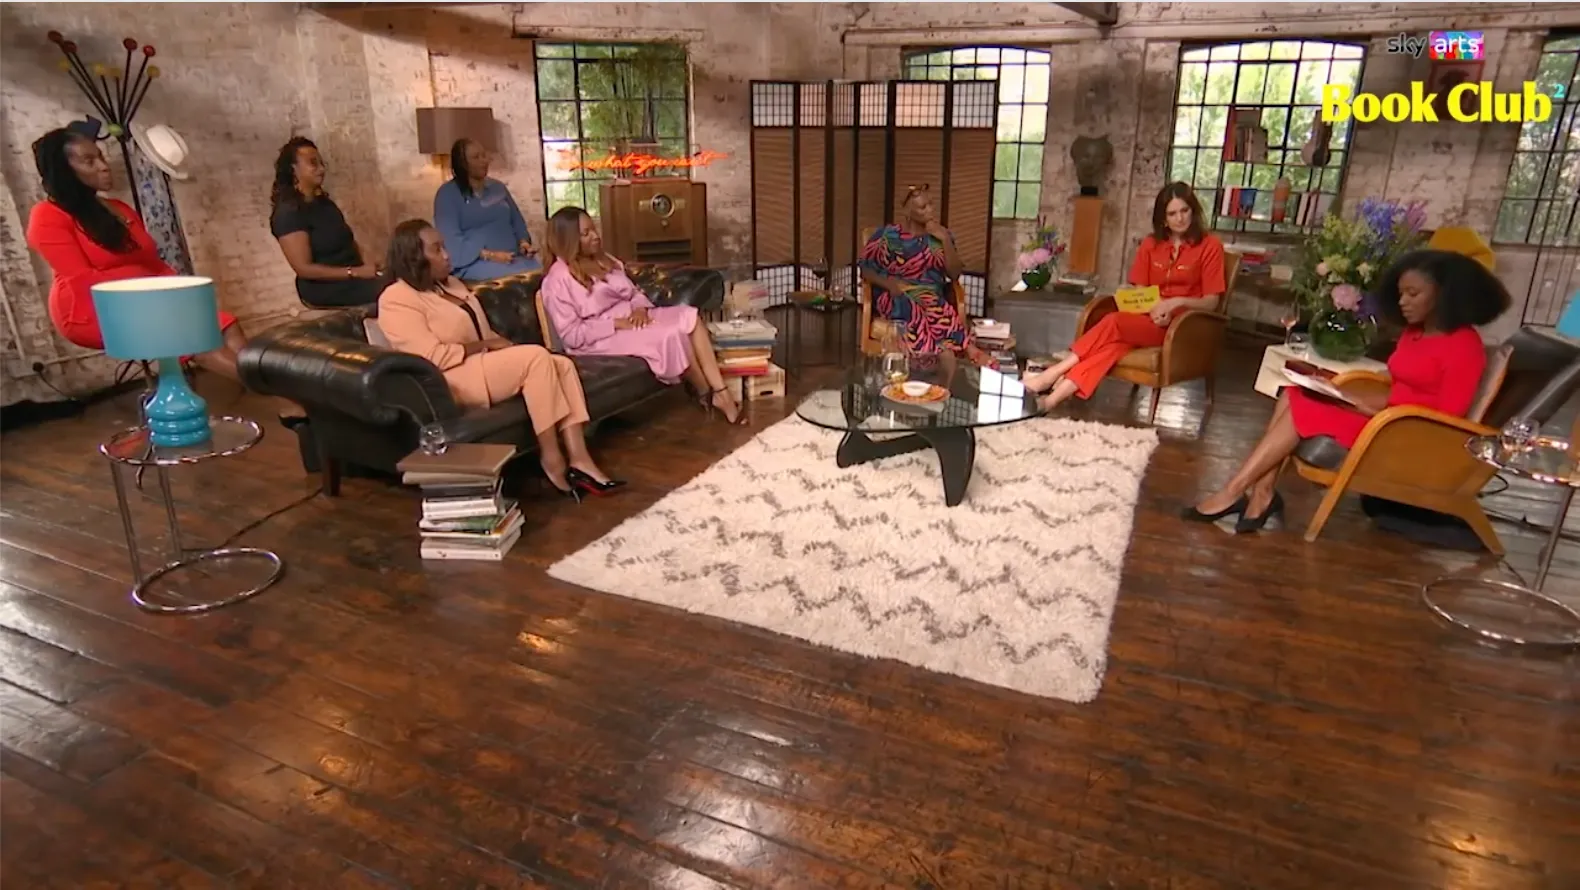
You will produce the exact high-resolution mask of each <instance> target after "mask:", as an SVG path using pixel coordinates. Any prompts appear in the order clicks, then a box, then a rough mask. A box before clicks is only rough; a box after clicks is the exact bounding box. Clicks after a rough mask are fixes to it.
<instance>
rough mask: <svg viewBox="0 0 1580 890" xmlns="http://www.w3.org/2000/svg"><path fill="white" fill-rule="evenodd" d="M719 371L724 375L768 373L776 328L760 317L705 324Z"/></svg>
mask: <svg viewBox="0 0 1580 890" xmlns="http://www.w3.org/2000/svg"><path fill="white" fill-rule="evenodd" d="M708 332H709V333H711V334H712V335H713V348H714V350H715V354H716V357H717V358H718V360H719V372H720V373H722V374H723V375H724V376H725V377H761V376H763V375H765V374H767V373H768V368H769V359H771V358H772V357H773V354H774V341H775V340H776V339H777V338H778V336H779V330H778V329H777V328H775V327H774V326H773V325H771V324H769V323H768V322H766V321H763V320H762V319H760V318H743V319H736V320H734V321H715V322H710V323H709V324H708Z"/></svg>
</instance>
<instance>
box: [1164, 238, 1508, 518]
mask: <svg viewBox="0 0 1580 890" xmlns="http://www.w3.org/2000/svg"><path fill="white" fill-rule="evenodd" d="M1376 293H1377V296H1378V300H1379V303H1380V305H1379V307H1378V308H1379V310H1380V311H1381V312H1382V314H1383V315H1384V316H1385V317H1387V318H1390V319H1392V320H1393V321H1395V322H1403V323H1404V324H1405V325H1406V327H1405V331H1404V336H1402V337H1401V338H1400V339H1399V346H1398V348H1397V349H1395V350H1394V353H1393V355H1392V356H1391V357H1390V358H1389V359H1388V374H1389V376H1390V377H1392V378H1393V379H1392V385H1391V386H1390V387H1389V390H1388V393H1387V394H1386V395H1384V394H1382V393H1360V392H1357V393H1355V394H1354V395H1355V398H1356V401H1357V402H1359V403H1360V405H1359V407H1351V406H1349V405H1346V404H1343V403H1341V402H1338V401H1333V400H1329V399H1326V398H1324V397H1322V396H1320V395H1314V394H1312V393H1309V392H1307V391H1305V390H1302V389H1298V388H1295V387H1285V388H1284V391H1283V393H1282V394H1281V395H1280V396H1279V398H1278V404H1277V406H1276V407H1275V408H1274V409H1273V419H1272V420H1271V421H1270V422H1269V423H1268V425H1267V431H1266V432H1265V433H1263V434H1262V440H1261V441H1260V442H1258V443H1256V447H1255V448H1253V449H1251V453H1250V455H1249V456H1247V457H1246V459H1245V462H1244V463H1242V464H1241V465H1240V468H1239V469H1238V470H1236V471H1235V474H1234V475H1233V476H1232V477H1230V479H1229V481H1228V482H1227V483H1225V484H1224V486H1223V487H1222V488H1220V489H1218V490H1217V491H1216V492H1213V493H1212V494H1210V495H1208V496H1207V497H1206V498H1204V499H1202V500H1201V501H1200V502H1199V503H1197V504H1196V505H1195V506H1194V507H1187V508H1186V509H1185V511H1184V514H1183V515H1184V517H1185V518H1186V519H1189V520H1192V521H1196V522H1215V521H1217V520H1219V519H1222V518H1224V517H1225V516H1232V515H1235V514H1239V516H1240V519H1239V520H1238V522H1236V524H1235V531H1236V532H1239V533H1242V534H1243V533H1246V532H1254V531H1260V530H1261V528H1262V526H1263V525H1265V524H1266V523H1267V520H1268V518H1270V517H1272V516H1274V515H1277V514H1279V513H1282V512H1283V509H1284V499H1283V498H1282V497H1280V496H1279V494H1278V492H1277V490H1276V489H1275V488H1274V487H1273V484H1274V483H1275V482H1276V481H1277V476H1278V470H1279V468H1280V467H1281V466H1283V463H1284V460H1285V459H1286V458H1288V457H1289V456H1290V455H1291V454H1294V452H1295V447H1296V446H1298V445H1299V444H1300V440H1301V439H1308V438H1311V437H1313V436H1331V437H1333V438H1334V439H1337V440H1338V441H1339V443H1340V444H1342V445H1344V447H1346V448H1350V447H1354V445H1355V440H1356V439H1357V438H1359V437H1360V434H1361V430H1363V429H1365V428H1366V424H1367V422H1368V421H1370V420H1371V418H1372V416H1373V415H1375V414H1377V413H1378V412H1380V411H1382V410H1383V409H1385V408H1389V407H1392V406H1394V405H1420V406H1423V407H1426V408H1431V409H1433V410H1435V411H1441V412H1443V413H1444V414H1452V415H1454V416H1456V417H1463V416H1464V414H1465V412H1466V411H1468V410H1469V409H1470V403H1471V401H1472V400H1474V399H1475V397H1476V390H1477V388H1478V387H1479V386H1480V384H1481V374H1482V371H1484V370H1485V369H1486V365H1487V351H1486V347H1485V346H1484V345H1483V344H1482V342H1481V335H1480V334H1479V333H1477V331H1476V325H1484V324H1490V323H1491V322H1492V321H1493V320H1494V319H1496V318H1497V317H1498V316H1499V315H1502V314H1503V311H1504V310H1505V309H1507V308H1508V307H1509V292H1508V291H1507V290H1505V289H1504V287H1503V283H1502V282H1500V281H1499V280H1498V279H1497V276H1495V275H1493V274H1492V273H1491V272H1490V271H1488V270H1487V268H1486V267H1485V266H1483V265H1481V264H1480V263H1478V262H1476V261H1475V260H1473V259H1470V258H1469V257H1466V256H1461V255H1460V254H1457V253H1448V252H1447V251H1442V250H1421V251H1416V252H1415V253H1410V254H1406V255H1405V256H1403V257H1401V258H1400V259H1399V261H1398V262H1396V263H1394V264H1393V266H1392V267H1390V268H1389V269H1388V270H1387V271H1386V272H1384V273H1383V276H1382V279H1381V280H1380V281H1379V282H1378V283H1377V289H1376Z"/></svg>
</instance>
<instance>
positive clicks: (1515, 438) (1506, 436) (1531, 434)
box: [1498, 417, 1541, 457]
mask: <svg viewBox="0 0 1580 890" xmlns="http://www.w3.org/2000/svg"><path fill="white" fill-rule="evenodd" d="M1540 434H1541V425H1540V424H1538V423H1537V422H1536V421H1534V420H1531V419H1530V418H1529V417H1515V418H1514V419H1512V420H1510V421H1509V422H1508V423H1506V424H1504V425H1503V429H1502V430H1501V431H1500V433H1499V436H1498V444H1500V445H1502V446H1503V453H1504V454H1507V455H1509V456H1511V457H1512V456H1515V455H1520V454H1526V453H1529V452H1530V451H1532V450H1534V449H1535V448H1536V438H1537V436H1539V435H1540Z"/></svg>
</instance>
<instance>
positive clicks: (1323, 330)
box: [1310, 309, 1371, 362]
mask: <svg viewBox="0 0 1580 890" xmlns="http://www.w3.org/2000/svg"><path fill="white" fill-rule="evenodd" d="M1310 333H1311V349H1312V351H1313V352H1315V353H1316V354H1317V355H1319V356H1321V357H1323V358H1325V359H1328V360H1329V361H1335V362H1353V361H1355V360H1356V359H1358V358H1360V357H1361V356H1363V355H1365V354H1366V347H1367V346H1368V345H1370V339H1371V326H1369V325H1367V324H1365V323H1363V322H1362V321H1361V320H1360V319H1359V318H1357V317H1356V315H1355V313H1354V312H1350V311H1349V310H1346V309H1326V310H1324V311H1322V312H1319V313H1317V316H1316V318H1313V319H1312V320H1311V327H1310Z"/></svg>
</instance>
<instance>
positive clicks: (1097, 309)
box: [1075, 294, 1119, 337]
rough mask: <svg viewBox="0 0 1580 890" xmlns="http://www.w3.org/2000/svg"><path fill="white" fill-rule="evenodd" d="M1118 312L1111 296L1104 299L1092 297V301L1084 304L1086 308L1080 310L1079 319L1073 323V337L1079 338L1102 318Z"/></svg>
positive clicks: (1117, 306) (1117, 307) (1116, 304)
mask: <svg viewBox="0 0 1580 890" xmlns="http://www.w3.org/2000/svg"><path fill="white" fill-rule="evenodd" d="M1118 311H1119V304H1118V303H1116V302H1114V296H1113V294H1109V295H1108V296H1104V297H1093V298H1092V301H1091V302H1090V303H1087V304H1086V308H1084V309H1082V310H1081V317H1080V319H1079V320H1077V321H1076V323H1075V336H1077V337H1079V336H1081V335H1082V334H1084V333H1086V332H1087V331H1089V330H1091V329H1092V325H1094V324H1097V322H1098V321H1099V320H1101V319H1102V317H1103V316H1105V315H1108V314H1109V313H1111V312H1118Z"/></svg>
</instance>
